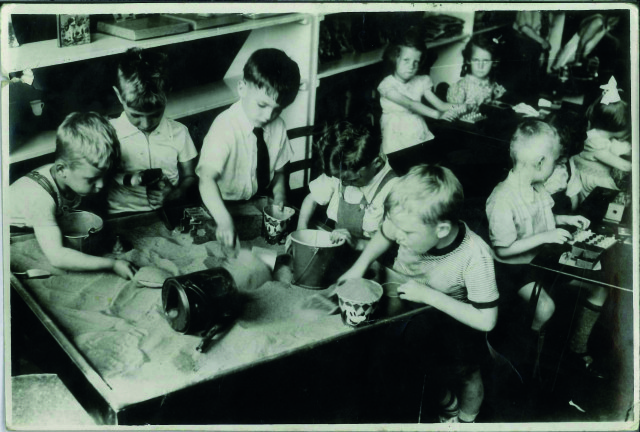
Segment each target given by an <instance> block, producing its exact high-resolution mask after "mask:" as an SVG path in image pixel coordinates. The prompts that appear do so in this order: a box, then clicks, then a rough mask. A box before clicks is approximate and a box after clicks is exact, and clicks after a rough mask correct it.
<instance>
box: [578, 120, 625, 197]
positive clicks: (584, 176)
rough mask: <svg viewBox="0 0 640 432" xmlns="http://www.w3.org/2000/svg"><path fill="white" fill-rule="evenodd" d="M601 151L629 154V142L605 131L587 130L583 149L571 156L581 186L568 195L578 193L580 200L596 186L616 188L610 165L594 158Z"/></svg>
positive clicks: (621, 154) (619, 154) (617, 154)
mask: <svg viewBox="0 0 640 432" xmlns="http://www.w3.org/2000/svg"><path fill="white" fill-rule="evenodd" d="M602 151H609V152H610V153H612V154H613V155H615V156H624V155H629V154H631V144H630V143H628V142H627V141H620V140H617V139H615V138H609V137H608V136H607V134H606V132H604V131H601V130H598V129H591V130H589V131H587V139H586V140H585V142H584V150H583V151H582V152H581V153H580V154H578V155H576V156H573V158H572V161H573V163H574V164H575V166H576V169H577V171H578V174H579V177H580V181H581V183H582V188H580V190H573V191H571V195H570V196H573V195H575V194H576V193H580V200H581V201H582V200H584V199H585V198H586V197H588V196H589V194H590V193H591V191H592V190H594V189H595V188H596V187H597V186H600V187H603V188H607V189H614V190H618V187H617V186H616V184H615V182H614V181H613V177H612V176H611V170H612V167H610V166H609V165H606V164H604V163H602V162H600V161H599V160H597V159H596V154H597V153H599V152H602Z"/></svg>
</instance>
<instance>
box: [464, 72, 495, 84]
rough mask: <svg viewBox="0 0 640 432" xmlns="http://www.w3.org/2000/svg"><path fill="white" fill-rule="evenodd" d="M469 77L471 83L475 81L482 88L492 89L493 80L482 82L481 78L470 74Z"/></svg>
mask: <svg viewBox="0 0 640 432" xmlns="http://www.w3.org/2000/svg"><path fill="white" fill-rule="evenodd" d="M467 76H468V77H469V79H470V80H471V81H473V82H474V83H475V84H476V85H478V86H480V87H491V80H489V79H484V80H481V79H480V78H477V77H475V76H473V75H472V74H471V73H469V74H468V75H467Z"/></svg>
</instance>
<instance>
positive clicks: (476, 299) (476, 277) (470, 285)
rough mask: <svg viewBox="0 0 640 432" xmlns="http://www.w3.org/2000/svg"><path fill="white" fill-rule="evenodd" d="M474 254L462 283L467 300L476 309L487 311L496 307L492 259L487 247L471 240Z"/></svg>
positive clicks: (497, 295)
mask: <svg viewBox="0 0 640 432" xmlns="http://www.w3.org/2000/svg"><path fill="white" fill-rule="evenodd" d="M472 241H473V243H472V245H473V248H474V251H473V252H474V253H472V254H471V259H470V260H469V263H468V264H467V267H466V268H465V270H464V274H463V277H464V282H465V286H466V287H467V298H468V299H469V302H470V303H471V304H472V305H473V306H474V307H475V308H476V309H488V308H492V307H496V306H498V299H499V298H500V294H499V293H498V286H497V284H496V275H495V271H494V266H493V257H492V256H491V254H490V252H489V250H488V248H489V247H488V246H487V245H486V244H480V241H479V240H478V241H476V240H475V239H473V238H472Z"/></svg>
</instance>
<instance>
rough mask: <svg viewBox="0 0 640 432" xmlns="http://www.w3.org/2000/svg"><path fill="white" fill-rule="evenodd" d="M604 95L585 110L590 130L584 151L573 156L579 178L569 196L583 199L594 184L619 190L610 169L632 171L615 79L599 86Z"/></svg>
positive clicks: (625, 118)
mask: <svg viewBox="0 0 640 432" xmlns="http://www.w3.org/2000/svg"><path fill="white" fill-rule="evenodd" d="M600 88H602V89H603V90H604V91H603V94H602V96H600V97H599V98H598V99H596V100H595V102H594V103H593V104H591V106H590V107H589V108H588V109H587V119H588V120H589V126H588V128H589V130H588V131H587V139H586V140H585V142H584V150H582V152H580V154H578V155H576V156H574V157H573V158H572V160H573V162H574V164H575V166H576V169H577V171H578V174H579V178H580V185H579V187H575V188H570V189H568V190H567V195H568V196H569V197H572V196H575V195H579V196H578V201H579V202H582V201H584V199H585V198H586V197H587V196H589V194H590V193H591V191H592V190H594V189H595V188H596V187H597V186H600V187H604V188H607V189H614V190H619V189H618V187H617V186H616V183H615V181H614V179H613V177H612V175H611V174H612V170H614V169H617V170H620V171H623V172H630V171H631V162H630V161H629V160H627V159H625V158H623V157H630V156H631V144H630V143H629V141H628V137H629V110H628V105H627V103H626V102H624V101H623V100H622V99H620V95H619V94H618V88H617V82H616V80H615V78H614V77H611V79H610V80H609V83H608V84H607V85H604V86H601V87H600Z"/></svg>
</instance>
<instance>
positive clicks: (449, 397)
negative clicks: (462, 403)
mask: <svg viewBox="0 0 640 432" xmlns="http://www.w3.org/2000/svg"><path fill="white" fill-rule="evenodd" d="M458 412H459V409H458V398H457V397H456V395H455V394H453V393H452V392H451V391H450V390H447V392H446V394H445V395H444V397H443V398H442V400H441V401H440V414H441V416H442V417H446V418H452V417H456V416H457V415H458Z"/></svg>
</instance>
